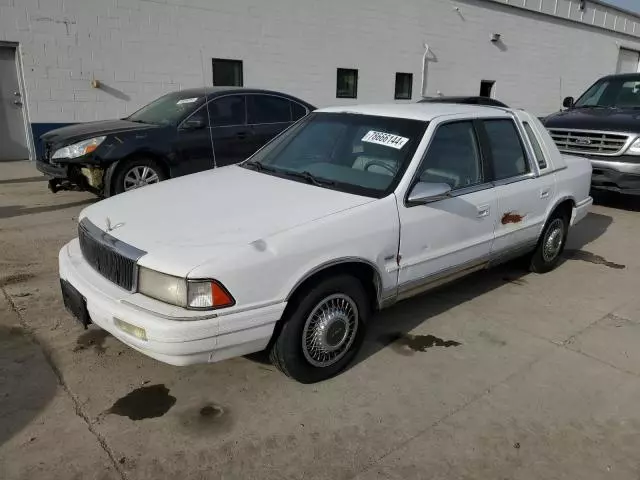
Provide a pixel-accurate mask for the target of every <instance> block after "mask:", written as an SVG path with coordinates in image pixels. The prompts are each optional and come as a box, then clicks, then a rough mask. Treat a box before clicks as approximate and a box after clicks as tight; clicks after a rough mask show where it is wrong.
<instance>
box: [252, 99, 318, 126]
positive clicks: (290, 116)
mask: <svg viewBox="0 0 640 480" xmlns="http://www.w3.org/2000/svg"><path fill="white" fill-rule="evenodd" d="M255 95H261V96H263V97H275V98H279V99H280V100H286V101H287V102H289V121H287V122H266V123H249V97H250V96H255ZM245 97H246V100H245V110H246V117H247V123H246V125H247V126H256V125H280V124H282V123H295V122H297V121H298V120H299V119H298V120H293V108H292V105H291V104H292V103H296V104H298V105H300V106H301V107H302V108H304V109H305V111H306V112H307V113H306V114H305V115H304V116H303V117H300V118H304V117H306V116H307V115H309V109H308V108H307V107H305V106H304V105H302V104H301V103H300V102H294V100H291V99H290V98H287V97H283V96H282V95H275V94H273V93H260V92H251V93H245Z"/></svg>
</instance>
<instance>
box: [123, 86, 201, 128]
mask: <svg viewBox="0 0 640 480" xmlns="http://www.w3.org/2000/svg"><path fill="white" fill-rule="evenodd" d="M203 100H204V95H200V96H198V95H193V94H191V95H190V94H188V93H185V92H175V93H169V94H168V95H165V96H163V97H160V98H158V99H157V100H154V101H153V102H151V103H150V104H149V105H146V106H144V107H142V108H141V109H140V110H138V111H137V112H135V113H134V114H132V115H131V116H129V117H128V118H127V120H129V121H131V122H140V123H151V124H153V125H177V124H178V122H179V121H180V120H182V118H184V117H185V116H186V115H188V114H189V113H191V112H192V111H193V110H194V109H195V108H197V107H199V106H200V105H202V102H203Z"/></svg>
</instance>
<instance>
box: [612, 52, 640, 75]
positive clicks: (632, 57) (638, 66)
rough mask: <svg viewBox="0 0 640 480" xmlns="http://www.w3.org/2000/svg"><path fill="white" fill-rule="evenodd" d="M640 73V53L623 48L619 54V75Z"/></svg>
mask: <svg viewBox="0 0 640 480" xmlns="http://www.w3.org/2000/svg"><path fill="white" fill-rule="evenodd" d="M639 71H640V52H636V51H635V50H627V49H626V48H621V49H620V53H619V54H618V68H617V73H637V72H639Z"/></svg>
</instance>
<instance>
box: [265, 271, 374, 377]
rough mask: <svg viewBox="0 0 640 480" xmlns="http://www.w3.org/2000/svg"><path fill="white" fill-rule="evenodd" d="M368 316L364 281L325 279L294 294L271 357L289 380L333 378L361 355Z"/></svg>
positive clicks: (346, 276)
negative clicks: (356, 356)
mask: <svg viewBox="0 0 640 480" xmlns="http://www.w3.org/2000/svg"><path fill="white" fill-rule="evenodd" d="M369 314H370V307H369V302H368V301H367V296H366V293H365V291H364V289H363V287H362V284H361V283H360V281H359V280H358V279H356V278H354V277H352V276H349V275H340V276H336V277H330V278H326V279H324V280H322V281H320V282H319V283H317V284H316V285H315V286H313V287H311V288H310V289H307V290H305V291H304V292H301V293H300V294H298V295H296V298H294V299H293V300H292V302H291V304H290V306H289V309H288V311H287V313H286V316H285V318H284V319H283V322H284V324H283V326H282V330H281V331H280V334H279V335H278V337H277V338H276V340H275V342H274V343H273V346H272V348H271V351H270V352H269V356H270V358H271V361H272V363H273V364H274V365H275V366H276V367H277V368H278V369H279V370H281V371H282V372H283V373H284V374H285V375H287V376H289V377H291V378H293V379H295V380H297V381H299V382H301V383H315V382H320V381H322V380H326V379H328V378H331V377H333V376H335V375H337V374H338V373H340V372H341V371H342V370H344V369H345V368H346V367H347V365H348V364H349V363H350V362H351V360H352V359H353V357H354V356H355V355H356V353H357V352H358V349H359V348H360V345H361V344H362V340H363V339H364V334H365V325H366V320H367V319H368V317H369Z"/></svg>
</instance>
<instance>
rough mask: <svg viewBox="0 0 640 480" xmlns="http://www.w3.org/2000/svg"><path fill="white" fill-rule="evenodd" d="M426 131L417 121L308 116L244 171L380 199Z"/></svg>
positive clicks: (255, 158) (343, 115) (273, 142)
mask: <svg viewBox="0 0 640 480" xmlns="http://www.w3.org/2000/svg"><path fill="white" fill-rule="evenodd" d="M426 128H427V122H422V121H418V120H407V119H401V118H390V117H378V116H370V115H357V114H348V113H312V114H310V115H308V116H307V117H306V118H305V119H304V120H301V121H300V122H298V123H297V124H295V125H294V126H293V127H292V128H290V129H289V130H287V131H286V132H284V133H283V134H282V135H281V136H279V137H277V138H276V139H275V140H274V141H272V142H271V143H269V144H268V145H267V146H266V147H264V148H263V149H262V150H260V151H259V152H257V153H256V154H255V155H254V156H253V157H251V158H250V159H249V160H248V161H247V162H245V163H244V164H243V166H244V167H245V168H252V169H254V170H257V171H262V172H264V173H269V174H273V175H278V176H282V177H284V178H290V179H292V180H295V181H301V182H307V183H312V184H314V185H317V186H321V187H325V188H333V189H336V190H342V191H345V192H350V193H355V194H360V195H367V196H372V197H377V198H380V197H382V196H384V195H387V194H388V193H389V192H390V191H391V190H393V188H395V186H396V185H397V183H398V181H399V180H400V178H401V177H402V174H403V173H404V171H405V170H406V168H407V166H408V163H409V162H410V161H411V158H412V157H413V154H414V153H415V151H416V148H417V146H418V144H419V143H420V140H421V139H422V136H423V135H424V132H425V129H426Z"/></svg>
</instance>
